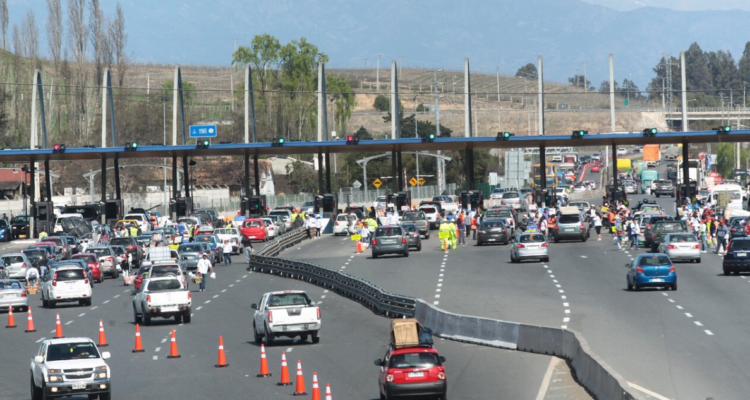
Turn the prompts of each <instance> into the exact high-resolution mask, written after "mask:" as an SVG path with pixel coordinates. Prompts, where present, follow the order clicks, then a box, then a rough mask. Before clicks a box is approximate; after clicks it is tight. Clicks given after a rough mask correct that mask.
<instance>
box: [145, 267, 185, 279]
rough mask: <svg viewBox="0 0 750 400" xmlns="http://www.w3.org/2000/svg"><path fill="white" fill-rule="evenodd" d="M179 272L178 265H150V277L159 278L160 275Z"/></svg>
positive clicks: (174, 274)
mask: <svg viewBox="0 0 750 400" xmlns="http://www.w3.org/2000/svg"><path fill="white" fill-rule="evenodd" d="M179 274H180V267H179V266H178V265H174V264H170V265H154V266H153V267H151V277H153V278H159V277H162V276H177V275H179Z"/></svg>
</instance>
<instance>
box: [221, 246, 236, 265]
mask: <svg viewBox="0 0 750 400" xmlns="http://www.w3.org/2000/svg"><path fill="white" fill-rule="evenodd" d="M222 248H223V249H224V265H229V264H231V263H232V250H233V249H232V244H231V243H229V241H228V240H225V241H224V246H223V247H222Z"/></svg>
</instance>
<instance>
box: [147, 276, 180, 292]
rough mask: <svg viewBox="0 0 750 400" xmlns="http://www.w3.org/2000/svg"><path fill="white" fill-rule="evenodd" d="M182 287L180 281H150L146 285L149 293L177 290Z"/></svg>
mask: <svg viewBox="0 0 750 400" xmlns="http://www.w3.org/2000/svg"><path fill="white" fill-rule="evenodd" d="M181 287H182V285H180V281H179V280H177V279H161V280H158V281H150V282H149V283H148V291H149V292H158V291H161V290H178V289H180V288H181Z"/></svg>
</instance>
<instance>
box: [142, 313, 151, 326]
mask: <svg viewBox="0 0 750 400" xmlns="http://www.w3.org/2000/svg"><path fill="white" fill-rule="evenodd" d="M143 325H145V326H149V325H151V316H150V315H148V313H143Z"/></svg>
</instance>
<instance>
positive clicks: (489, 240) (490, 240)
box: [487, 239, 497, 242]
mask: <svg viewBox="0 0 750 400" xmlns="http://www.w3.org/2000/svg"><path fill="white" fill-rule="evenodd" d="M496 240H497V239H487V241H488V242H494V241H496Z"/></svg>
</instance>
